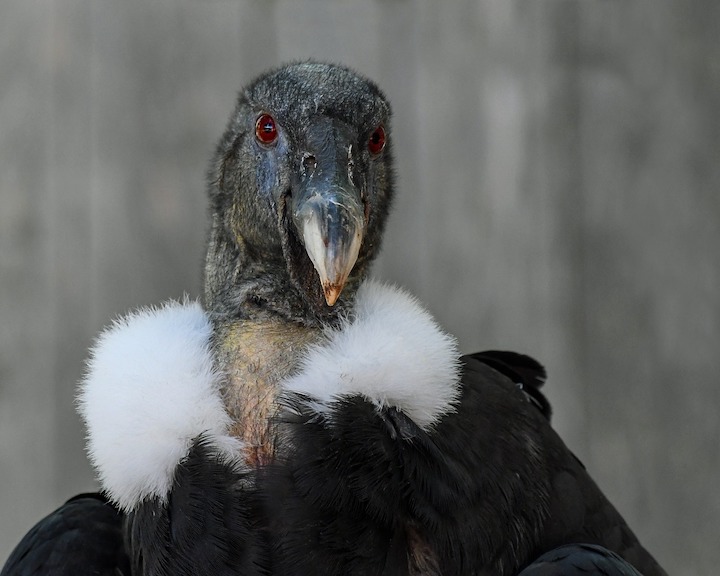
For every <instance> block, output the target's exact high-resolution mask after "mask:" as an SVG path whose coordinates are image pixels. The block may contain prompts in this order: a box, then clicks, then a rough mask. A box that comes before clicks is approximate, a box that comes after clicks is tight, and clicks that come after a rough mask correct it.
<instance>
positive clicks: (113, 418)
mask: <svg viewBox="0 0 720 576" xmlns="http://www.w3.org/2000/svg"><path fill="white" fill-rule="evenodd" d="M211 332H212V325H211V323H210V321H209V319H208V317H207V315H206V314H205V312H204V311H203V310H202V308H201V307H200V305H199V304H198V303H196V302H186V303H184V304H181V303H177V302H170V303H167V304H165V305H164V306H162V307H161V308H159V309H153V308H147V309H141V310H139V311H138V312H135V313H133V314H130V315H128V316H127V317H125V318H122V319H120V320H118V321H116V322H115V323H114V324H113V325H112V326H110V327H109V328H108V329H106V330H105V331H104V332H103V333H102V334H101V335H100V337H99V338H98V340H97V342H96V344H95V346H94V348H93V349H92V350H91V355H90V360H89V361H88V372H87V375H86V377H85V378H84V379H83V381H82V382H81V384H80V391H79V397H78V404H79V410H80V414H81V416H82V417H83V419H84V420H85V424H86V426H87V434H88V452H89V455H90V460H91V461H92V463H93V465H94V466H95V468H96V469H97V472H98V476H99V478H100V481H101V484H102V488H103V490H105V492H106V493H107V494H108V496H109V497H110V498H111V499H112V500H113V502H115V503H116V504H117V505H118V506H119V507H120V508H121V509H123V510H125V511H130V510H132V509H133V508H135V507H136V506H137V505H138V504H139V503H141V502H142V501H143V500H145V499H147V498H150V497H158V498H160V499H162V500H164V499H165V498H166V497H167V496H168V494H169V492H170V490H171V488H172V482H173V477H174V473H175V469H176V467H177V465H178V464H179V463H180V462H181V461H182V459H183V458H185V457H186V456H187V454H188V450H189V448H190V446H191V443H192V441H193V439H195V438H197V437H198V436H199V435H201V434H202V435H204V436H205V437H206V438H207V439H208V440H209V441H210V443H211V444H212V445H213V446H214V447H215V449H216V450H217V452H218V454H219V455H221V456H222V457H225V458H228V459H231V460H233V461H236V462H237V461H239V459H240V458H239V457H240V456H241V453H242V443H241V442H240V441H239V440H238V439H236V438H233V437H231V436H229V435H228V433H227V430H228V428H229V426H230V424H231V422H230V418H229V416H228V414H227V412H226V410H225V407H224V404H223V401H222V398H221V396H220V383H221V380H222V376H221V375H220V374H219V373H218V372H217V371H216V368H215V359H214V357H213V355H212V351H211V349H210V346H209V342H210V337H211ZM458 359H459V353H458V349H457V343H456V341H455V339H454V338H452V337H451V336H448V335H447V334H445V333H444V332H443V331H442V330H441V329H440V328H439V327H438V326H437V324H436V323H435V321H434V320H433V318H432V317H431V316H430V314H429V313H428V312H426V311H425V310H424V309H423V308H422V307H421V306H420V304H419V303H418V302H417V301H416V300H415V299H414V298H413V297H412V296H409V295H408V294H407V293H405V292H403V291H402V290H399V289H397V288H394V287H388V286H384V285H382V284H379V283H376V282H366V283H365V284H364V285H363V286H361V288H360V290H359V291H358V296H357V302H356V306H355V309H354V313H353V316H352V317H351V318H348V319H345V320H344V321H343V322H342V324H341V326H340V327H339V328H337V329H334V330H330V329H328V330H327V331H326V334H325V339H324V340H323V342H321V343H320V344H318V345H316V346H312V347H311V348H309V349H308V351H307V353H306V355H305V357H304V359H303V360H302V362H301V364H300V366H299V371H298V372H297V373H296V374H295V375H294V376H293V377H291V378H289V379H288V380H286V381H285V382H284V383H283V388H284V389H285V390H288V391H291V392H298V393H302V394H305V395H307V396H310V397H312V402H313V405H314V406H316V407H317V409H318V410H321V411H323V412H327V413H330V412H331V411H332V407H333V403H334V402H335V401H337V400H338V399H340V398H342V397H346V396H352V395H361V396H363V397H365V398H367V399H368V400H369V401H371V402H373V403H374V404H375V405H377V406H378V407H383V406H394V407H397V408H398V409H400V410H402V411H404V412H405V413H406V414H407V415H408V416H409V417H410V418H412V419H413V420H414V421H415V422H416V423H417V424H418V425H419V426H422V427H424V428H427V427H429V426H432V425H433V424H434V423H436V422H437V421H438V420H439V419H440V418H441V417H442V416H443V415H444V414H447V413H449V412H452V411H453V410H454V407H455V404H456V402H457V401H458V397H459V393H460V392H459V361H458Z"/></svg>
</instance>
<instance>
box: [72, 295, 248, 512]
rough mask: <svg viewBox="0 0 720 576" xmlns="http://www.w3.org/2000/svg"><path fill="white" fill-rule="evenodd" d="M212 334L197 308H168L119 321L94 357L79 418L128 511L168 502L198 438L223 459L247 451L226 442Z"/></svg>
mask: <svg viewBox="0 0 720 576" xmlns="http://www.w3.org/2000/svg"><path fill="white" fill-rule="evenodd" d="M211 330H212V326H211V324H210V322H209V320H208V318H207V316H206V314H205V313H204V312H203V310H202V308H201V307H200V305H199V304H198V303H196V302H193V303H188V302H186V303H185V304H180V303H177V302H170V303H167V304H165V305H164V306H163V307H161V308H159V309H151V308H147V309H142V310H139V311H138V312H135V313H133V314H130V315H129V316H127V317H125V318H122V319H120V320H118V321H116V322H115V323H114V325H112V326H111V327H109V328H108V329H106V331H105V332H103V333H102V334H101V335H100V337H99V338H98V341H97V343H96V344H95V347H94V348H93V349H92V350H91V356H90V360H89V361H88V372H87V375H86V377H85V378H84V379H83V381H82V382H81V385H80V392H79V397H78V401H79V402H78V403H79V410H80V413H81V415H82V417H83V419H84V420H85V424H86V426H87V434H88V452H89V455H90V460H91V461H92V463H93V465H94V466H95V468H96V469H97V471H98V475H99V477H100V481H101V483H102V487H103V489H104V490H105V491H106V492H107V494H108V495H109V497H110V498H111V499H112V500H113V501H114V502H115V503H116V504H117V505H118V506H119V507H120V508H122V509H123V510H126V511H129V510H131V509H132V508H134V507H135V506H136V505H137V504H139V503H140V502H141V501H142V500H144V499H146V498H148V497H152V496H157V497H159V498H161V499H165V498H166V496H167V494H168V492H169V491H170V488H171V486H172V481H173V474H174V471H175V468H176V467H177V465H178V463H179V462H180V461H181V460H182V459H183V458H184V457H185V456H186V455H187V453H188V450H189V448H190V445H191V442H192V440H193V439H194V438H196V437H197V436H198V435H200V434H205V435H206V436H207V438H208V439H209V440H210V442H211V443H212V444H213V445H214V446H215V447H216V448H217V450H218V452H219V453H220V454H223V455H227V456H232V455H235V454H238V452H239V450H240V449H241V444H240V442H239V441H238V440H237V439H234V438H232V437H230V436H229V435H228V434H227V429H228V426H229V424H230V418H229V416H228V415H227V413H226V411H225V408H224V405H223V402H222V400H221V398H220V394H219V390H218V387H219V382H220V379H221V378H220V376H219V374H218V373H217V372H216V371H215V367H214V359H213V356H212V353H211V351H210V348H209V339H210V335H211Z"/></svg>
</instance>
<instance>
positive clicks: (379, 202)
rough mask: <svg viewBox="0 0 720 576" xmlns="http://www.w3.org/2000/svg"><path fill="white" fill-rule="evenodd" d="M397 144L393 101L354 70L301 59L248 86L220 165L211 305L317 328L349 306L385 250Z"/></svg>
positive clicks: (237, 314) (213, 183) (218, 311)
mask: <svg viewBox="0 0 720 576" xmlns="http://www.w3.org/2000/svg"><path fill="white" fill-rule="evenodd" d="M265 115H269V116H270V118H271V120H270V121H268V116H265ZM273 121H274V124H273ZM379 128H380V129H381V131H380V132H378V129H379ZM382 131H384V135H385V144H384V147H382V146H381V144H382V142H379V141H378V140H379V138H380V139H381V137H382ZM391 143H392V139H391V134H390V106H389V104H388V102H387V100H386V99H385V97H384V96H383V94H382V93H381V92H380V90H379V89H378V88H377V86H376V85H375V84H373V83H372V82H371V81H369V80H367V79H365V78H363V77H361V76H358V75H357V74H355V73H354V72H352V71H350V70H348V69H347V68H343V67H340V66H334V65H328V64H319V63H314V62H308V63H299V64H292V65H289V66H285V67H282V68H279V69H277V70H274V71H271V72H269V73H267V74H265V75H263V76H261V77H260V78H258V79H257V80H256V81H255V82H253V83H252V84H250V85H249V86H248V87H247V88H246V89H245V90H244V91H242V92H241V94H240V97H239V100H238V104H237V107H236V109H235V111H234V112H233V115H232V117H231V118H230V122H229V124H228V126H227V129H226V131H225V133H224V135H223V137H222V139H221V140H220V143H219V145H218V147H217V150H216V154H215V157H214V160H213V163H212V166H211V170H210V187H209V188H210V190H209V191H210V200H211V215H212V223H211V230H210V240H209V246H208V253H207V259H206V263H205V306H206V308H207V310H208V311H210V312H211V313H212V314H213V315H215V317H216V318H217V317H218V316H219V317H224V318H226V319H229V318H237V319H243V318H245V319H249V318H258V317H262V316H264V315H273V316H279V317H281V318H285V319H287V320H291V321H296V322H300V323H302V324H304V325H308V326H315V325H319V324H324V323H332V322H333V320H335V319H336V318H337V317H338V316H339V314H341V313H342V312H343V311H344V310H347V309H348V308H349V307H350V306H351V305H352V301H353V296H354V293H355V291H356V290H357V287H358V285H359V284H360V282H361V281H362V279H363V278H364V276H365V274H366V273H367V269H368V265H369V264H370V262H371V261H372V260H373V258H374V257H375V256H376V255H377V253H378V249H379V247H380V241H381V238H382V232H383V228H384V225H385V221H386V219H387V214H388V209H389V206H390V201H391V198H392V195H393V173H392V149H391V148H392V146H391Z"/></svg>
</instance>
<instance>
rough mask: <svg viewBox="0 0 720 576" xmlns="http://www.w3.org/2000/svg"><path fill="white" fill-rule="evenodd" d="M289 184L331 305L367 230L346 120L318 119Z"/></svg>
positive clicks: (295, 213) (304, 236)
mask: <svg viewBox="0 0 720 576" xmlns="http://www.w3.org/2000/svg"><path fill="white" fill-rule="evenodd" d="M308 134H309V138H308V147H307V150H305V151H303V152H302V153H301V154H300V158H299V162H300V167H299V170H298V177H297V180H296V182H294V185H293V191H292V204H291V211H292V212H291V213H292V220H293V222H294V223H295V227H296V228H297V230H298V235H299V236H300V238H301V239H302V241H303V244H304V245H305V250H306V251H307V253H308V256H309V257H310V260H311V261H312V263H313V266H315V270H316V271H317V273H318V276H319V277H320V282H321V284H322V288H323V293H324V294H325V301H326V302H327V304H328V306H332V305H334V304H335V302H336V301H337V299H338V297H339V296H340V292H341V291H342V289H343V286H344V285H345V282H346V281H347V278H348V276H349V274H350V272H351V270H352V269H353V266H354V265H355V262H356V261H357V257H358V253H359V252H360V246H361V244H362V239H363V236H364V234H365V207H364V205H363V201H362V199H361V196H360V191H359V190H358V188H357V187H356V185H355V183H354V181H353V167H354V160H353V153H354V152H356V151H355V150H354V149H353V142H355V141H356V140H357V138H356V136H355V135H354V133H353V131H352V129H350V128H349V127H348V126H347V125H346V124H344V123H342V122H340V121H338V120H333V119H330V118H320V119H319V120H317V121H316V122H315V123H313V124H312V125H311V127H310V130H309V131H308Z"/></svg>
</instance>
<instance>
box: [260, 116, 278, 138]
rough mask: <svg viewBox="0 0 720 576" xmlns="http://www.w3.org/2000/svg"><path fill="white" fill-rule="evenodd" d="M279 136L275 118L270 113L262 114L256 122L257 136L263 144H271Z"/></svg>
mask: <svg viewBox="0 0 720 576" xmlns="http://www.w3.org/2000/svg"><path fill="white" fill-rule="evenodd" d="M277 137H278V131H277V126H276V124H275V119H274V118H273V117H272V116H270V114H262V115H261V116H260V117H259V118H258V119H257V121H256V122H255V138H257V141H258V142H260V143H261V144H264V145H265V146H269V145H270V144H273V143H274V142H275V140H277Z"/></svg>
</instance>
